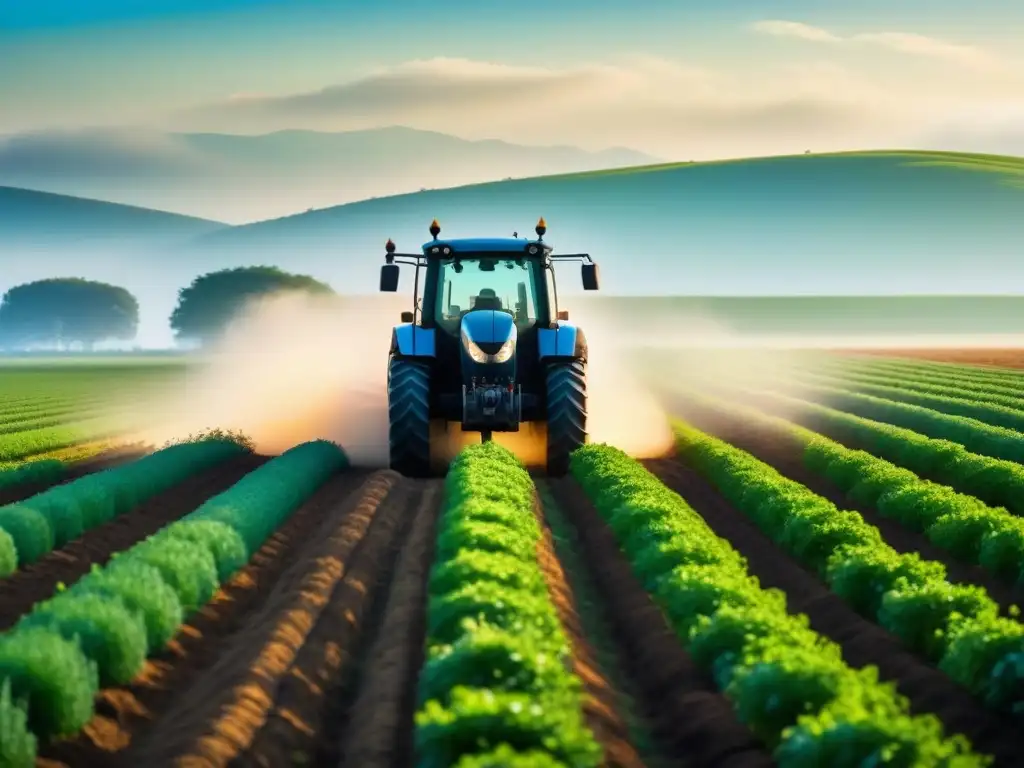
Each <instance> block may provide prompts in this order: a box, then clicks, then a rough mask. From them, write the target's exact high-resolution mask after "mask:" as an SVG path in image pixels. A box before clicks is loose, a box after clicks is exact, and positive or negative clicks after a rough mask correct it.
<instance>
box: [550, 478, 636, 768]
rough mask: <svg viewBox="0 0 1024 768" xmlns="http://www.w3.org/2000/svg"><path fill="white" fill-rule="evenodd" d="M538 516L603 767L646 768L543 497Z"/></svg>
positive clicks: (556, 599)
mask: <svg viewBox="0 0 1024 768" xmlns="http://www.w3.org/2000/svg"><path fill="white" fill-rule="evenodd" d="M535 512H536V515H537V521H538V523H540V529H541V539H540V541H539V542H537V562H538V563H539V565H540V570H541V573H542V574H543V575H544V580H545V581H546V582H547V587H548V594H549V595H550V596H551V601H552V603H553V604H554V606H555V610H556V611H557V612H558V618H559V620H560V621H561V623H562V628H563V629H564V630H565V634H566V637H568V639H569V643H570V645H571V647H572V661H573V669H574V671H575V672H576V675H577V677H579V679H580V681H581V682H582V683H583V690H584V694H585V698H584V703H583V715H584V717H585V718H586V722H587V725H588V726H589V728H590V730H591V731H592V732H593V734H594V738H595V739H597V742H598V743H599V744H600V745H601V748H602V749H603V750H604V763H603V765H604V766H606V768H643V766H644V764H643V761H642V760H641V759H640V756H639V754H637V751H636V749H635V748H634V746H633V744H632V743H631V735H630V732H629V726H628V725H627V724H626V722H625V720H624V718H623V716H622V713H621V712H620V708H621V706H622V701H621V700H620V699H619V697H618V696H617V695H616V693H615V690H614V688H613V687H612V685H611V684H610V683H609V682H608V679H607V678H606V677H605V673H604V670H602V668H601V666H600V664H598V662H597V655H596V653H595V652H594V648H593V647H592V645H591V643H590V642H589V640H588V638H587V636H586V634H585V633H584V631H583V626H582V623H581V621H580V617H579V614H578V613H577V611H576V598H575V595H574V593H573V589H572V586H571V585H570V584H569V581H568V579H567V578H566V575H565V571H564V569H563V568H562V564H561V562H560V560H559V558H558V556H557V554H556V552H555V543H554V537H553V536H552V533H551V528H550V526H549V524H548V522H547V518H546V515H545V508H544V504H543V502H542V500H541V497H540V496H539V495H538V497H537V502H536V505H535Z"/></svg>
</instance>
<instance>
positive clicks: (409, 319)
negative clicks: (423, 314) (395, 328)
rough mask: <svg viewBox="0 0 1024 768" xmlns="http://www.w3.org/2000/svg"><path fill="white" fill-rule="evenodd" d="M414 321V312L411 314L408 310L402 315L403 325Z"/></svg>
mask: <svg viewBox="0 0 1024 768" xmlns="http://www.w3.org/2000/svg"><path fill="white" fill-rule="evenodd" d="M412 320H413V316H412V312H409V311H408V310H406V311H405V312H403V313H402V322H403V323H411V322H412Z"/></svg>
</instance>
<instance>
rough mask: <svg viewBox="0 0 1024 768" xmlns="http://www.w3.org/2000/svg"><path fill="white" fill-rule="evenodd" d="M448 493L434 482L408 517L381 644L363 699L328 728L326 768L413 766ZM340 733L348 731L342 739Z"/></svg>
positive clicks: (321, 759) (365, 675)
mask: <svg viewBox="0 0 1024 768" xmlns="http://www.w3.org/2000/svg"><path fill="white" fill-rule="evenodd" d="M442 489H443V481H440V480H432V481H428V482H427V483H425V484H424V486H423V492H422V495H421V496H420V497H419V499H418V500H416V501H415V503H414V504H413V505H411V506H410V508H409V510H408V512H407V514H409V515H410V516H412V525H411V530H410V531H409V534H408V538H407V540H406V541H405V544H404V546H403V547H402V550H401V553H400V554H399V555H398V562H397V564H396V565H395V568H394V576H393V577H392V580H391V585H390V589H389V591H388V595H387V602H386V604H385V605H384V609H383V612H382V616H381V620H380V621H379V623H378V625H377V626H376V627H375V628H374V632H373V638H374V639H373V645H372V647H370V648H369V650H368V652H367V653H366V655H365V659H364V660H363V661H365V663H361V664H359V665H358V666H359V668H360V676H359V677H360V679H359V684H358V692H355V691H353V693H355V695H354V696H352V695H350V696H348V697H346V700H345V701H344V704H346V705H348V706H346V707H344V709H342V710H341V711H336V712H334V713H332V715H333V717H334V718H335V719H332V720H331V724H332V725H335V726H336V727H330V728H324V729H323V731H322V738H321V741H322V742H330V744H328V745H327V746H328V748H327V749H324V750H321V751H320V752H319V754H318V760H317V764H318V765H321V766H325V768H326V767H327V766H344V767H345V768H404V766H408V765H410V764H411V763H412V758H413V743H414V738H413V737H414V725H413V715H414V712H415V708H416V683H417V680H418V679H419V673H420V669H421V667H422V666H423V661H424V644H425V640H426V621H427V613H426V611H427V608H426V601H427V579H428V576H429V574H430V567H431V564H432V563H433V557H434V544H435V534H436V530H437V521H438V516H439V513H440V511H441V503H440V502H441V492H442ZM381 602H383V601H381ZM345 710H347V711H345ZM346 723H347V725H346ZM336 728H342V729H343V730H342V736H341V738H340V739H338V738H336V735H335V734H336V733H337V730H336ZM332 748H333V749H332ZM266 765H268V766H269V765H271V764H270V763H267V764H266Z"/></svg>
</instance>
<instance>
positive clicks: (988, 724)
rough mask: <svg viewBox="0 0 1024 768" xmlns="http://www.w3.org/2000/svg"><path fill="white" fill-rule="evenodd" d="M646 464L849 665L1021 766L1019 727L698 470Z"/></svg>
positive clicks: (1001, 759) (662, 462)
mask: <svg viewBox="0 0 1024 768" xmlns="http://www.w3.org/2000/svg"><path fill="white" fill-rule="evenodd" d="M644 463H645V465H646V466H647V468H648V469H649V470H651V471H652V472H654V474H656V475H657V476H658V477H659V478H660V479H661V480H662V481H663V482H664V483H665V484H666V485H667V486H668V487H669V488H671V489H672V490H673V491H675V492H676V493H678V494H680V495H681V496H682V497H683V498H684V499H686V501H687V502H688V503H689V504H690V506H691V507H692V508H693V509H694V510H695V511H696V512H697V513H698V514H700V516H701V517H702V518H704V520H705V521H706V522H707V524H708V525H709V526H710V527H711V529H712V530H713V531H714V532H715V533H716V534H717V535H718V536H720V537H722V538H724V539H727V540H728V541H729V543H730V544H731V545H732V546H733V548H734V549H735V550H736V551H737V552H739V553H740V554H741V555H743V556H744V557H745V558H746V559H747V562H748V565H749V568H750V572H751V573H752V574H754V575H756V576H757V577H758V578H759V579H760V581H761V584H762V586H764V587H765V588H778V589H781V590H783V591H784V592H785V593H786V596H787V604H788V606H789V610H790V612H791V613H794V614H798V613H804V614H806V615H807V616H808V618H809V619H810V622H811V627H812V628H813V629H814V630H815V631H816V632H818V633H820V634H822V635H824V636H827V637H830V638H831V639H832V640H834V641H835V642H837V643H838V644H839V645H840V646H841V647H842V650H843V658H844V659H845V660H846V662H847V663H848V664H850V665H851V666H853V667H863V666H867V665H874V666H877V667H878V670H879V675H880V677H881V679H883V680H887V681H893V682H895V683H896V685H897V688H898V690H899V692H900V693H902V694H903V695H904V696H906V697H907V698H908V699H909V701H910V704H911V709H912V711H913V712H915V713H928V712H930V713H934V714H935V715H936V716H938V718H939V719H940V720H941V721H942V722H943V724H944V725H945V727H946V729H947V732H949V733H962V734H964V735H966V736H967V737H968V738H969V739H970V740H971V743H972V744H973V745H974V748H975V749H976V750H978V751H980V752H983V753H986V754H991V755H993V756H995V757H996V759H997V763H996V764H997V765H999V766H1004V765H1005V766H1020V765H1024V744H1021V743H1019V741H1018V739H1017V738H1016V727H1015V726H1014V724H1013V723H1012V722H1011V721H1010V719H1009V718H1005V717H1002V716H1000V715H997V714H995V713H992V712H989V711H988V710H986V709H985V708H984V707H983V706H982V704H980V703H979V702H978V701H977V700H976V699H974V698H973V697H972V696H971V695H970V693H968V692H967V691H966V690H965V689H963V688H962V687H960V686H959V685H957V684H956V683H954V682H953V681H952V680H950V679H949V678H948V677H947V676H946V675H945V674H943V673H942V672H939V671H938V670H937V669H935V668H934V667H932V666H930V665H928V664H926V663H925V662H924V661H922V660H920V659H918V658H917V657H916V656H914V655H912V654H911V653H909V652H908V651H907V650H905V649H904V648H903V646H902V644H901V643H900V641H899V640H898V639H896V638H895V637H893V636H892V635H890V634H889V633H888V632H886V631H885V630H883V629H882V628H880V627H878V626H877V625H875V624H873V623H871V622H870V621H868V620H867V619H865V618H863V617H861V616H860V615H859V614H857V613H856V612H855V611H854V610H853V609H852V608H851V607H850V606H848V605H847V604H846V603H845V602H844V601H843V600H842V599H841V598H839V597H838V596H836V595H834V594H832V593H831V592H829V591H828V589H827V588H826V587H825V586H824V585H823V584H822V583H821V582H820V581H819V580H818V578H817V577H816V576H815V575H813V574H811V573H809V572H808V571H806V570H804V569H803V568H802V567H801V566H800V565H798V564H797V563H796V562H795V561H793V560H792V559H791V558H790V557H789V556H788V555H787V554H785V553H784V552H783V551H782V550H781V549H780V548H779V547H777V546H776V545H775V544H774V543H773V542H772V541H770V540H769V539H768V538H767V537H766V536H765V535H764V534H762V533H761V532H760V531H759V530H758V529H757V528H756V527H755V526H754V524H753V523H752V522H750V521H749V520H748V519H747V518H746V517H745V516H744V515H742V514H741V513H739V512H738V511H736V510H735V509H733V508H732V507H731V506H730V505H729V504H728V503H727V502H726V501H725V500H724V499H722V498H721V496H720V495H719V494H718V493H717V491H716V490H715V489H713V488H712V487H711V486H710V485H709V484H708V483H707V482H706V481H704V480H703V478H701V477H700V476H699V475H698V474H697V473H696V472H694V471H692V470H691V469H689V468H688V467H685V466H684V465H683V464H681V463H680V462H678V461H675V460H666V459H658V460H651V461H646V462H644Z"/></svg>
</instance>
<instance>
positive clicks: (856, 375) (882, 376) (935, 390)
mask: <svg viewBox="0 0 1024 768" xmlns="http://www.w3.org/2000/svg"><path fill="white" fill-rule="evenodd" d="M830 375H833V376H838V377H839V378H841V379H842V380H843V381H845V382H847V383H851V382H852V383H854V384H856V385H858V386H859V385H868V386H889V387H895V388H898V389H901V390H909V391H910V392H919V393H922V394H924V395H936V396H939V397H950V398H954V399H956V400H966V401H968V402H971V403H975V405H976V406H977V407H979V408H981V409H983V411H987V410H988V409H989V406H995V407H996V408H998V409H999V410H998V411H997V413H1000V414H1001V413H1002V410H1001V409H1003V408H1008V409H1010V410H1011V411H1014V412H1016V413H1017V415H1018V416H1021V415H1024V414H1022V413H1021V412H1022V411H1024V397H1021V392H1017V394H1016V395H1003V394H994V393H991V392H979V391H977V390H972V389H966V388H964V387H963V386H961V385H960V384H958V383H951V382H935V381H928V380H921V379H920V378H915V377H913V376H911V375H901V374H899V373H890V372H884V371H882V372H872V371H864V370H858V369H855V368H853V369H851V368H848V369H839V370H834V371H832V372H831V373H830ZM961 415H971V414H961ZM1001 426H1005V425H1001Z"/></svg>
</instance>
